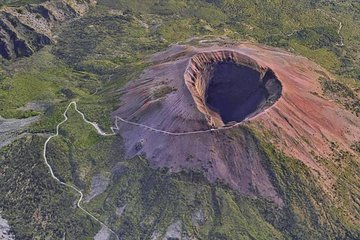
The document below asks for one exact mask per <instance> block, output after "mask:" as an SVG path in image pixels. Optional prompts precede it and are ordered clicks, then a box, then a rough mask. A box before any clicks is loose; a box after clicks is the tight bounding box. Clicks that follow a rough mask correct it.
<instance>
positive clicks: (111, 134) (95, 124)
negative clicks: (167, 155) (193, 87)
mask: <svg viewBox="0 0 360 240" xmlns="http://www.w3.org/2000/svg"><path fill="white" fill-rule="evenodd" d="M72 105H74V109H75V111H76V112H77V113H79V114H80V115H81V117H82V119H83V121H84V122H85V123H87V124H90V125H91V126H93V127H94V128H95V130H96V132H97V133H98V134H99V135H101V136H114V135H115V134H116V133H115V131H114V130H118V129H119V127H118V121H119V120H120V121H122V122H124V123H126V124H130V125H133V126H137V127H141V128H144V129H147V130H150V131H154V132H158V133H162V134H167V135H171V136H184V135H192V134H200V133H208V132H215V131H221V130H226V129H231V128H234V127H237V126H238V125H240V124H243V123H244V122H246V121H248V120H250V119H252V118H248V119H245V120H244V121H242V122H239V123H236V124H234V125H231V126H224V127H220V128H216V129H215V128H211V129H206V130H198V131H189V132H169V131H165V130H160V129H156V128H153V127H150V126H147V125H144V124H141V123H136V122H132V121H128V120H125V119H124V118H121V117H119V116H116V117H115V127H111V133H105V132H104V131H103V130H101V129H100V127H99V125H98V124H97V123H96V122H91V121H89V120H87V119H86V117H85V115H84V113H82V112H81V111H79V109H78V108H77V104H76V102H75V101H72V102H70V103H69V105H68V106H67V107H66V109H65V111H64V112H63V116H64V119H63V120H62V121H61V122H60V123H58V125H56V133H55V134H53V135H51V136H50V137H48V138H47V139H46V141H45V143H44V149H43V157H44V161H45V164H46V166H47V167H48V169H49V172H50V174H51V177H52V178H53V179H55V180H56V181H57V182H58V183H60V184H61V185H64V186H66V187H68V188H71V189H73V190H74V191H75V192H77V193H78V194H79V195H80V198H79V199H78V201H77V203H76V205H77V206H78V208H79V209H81V210H82V211H83V212H84V213H85V214H86V215H88V216H90V217H91V218H92V219H94V220H95V221H96V222H98V223H100V224H101V225H102V226H104V227H106V228H107V229H108V230H109V231H110V232H111V233H112V234H114V235H115V236H116V239H117V240H119V237H118V236H117V234H116V233H115V231H113V230H112V229H111V228H110V227H108V226H107V225H106V224H105V223H103V222H102V221H101V220H99V219H98V218H97V217H95V216H94V215H92V214H91V213H90V212H88V211H87V210H86V209H84V208H83V207H82V206H81V203H82V200H83V198H84V194H83V193H82V191H81V190H80V189H79V188H78V187H76V186H74V185H71V184H68V183H65V182H63V181H61V180H60V179H59V178H58V177H56V176H55V174H54V171H53V168H52V166H51V165H50V164H49V162H48V159H47V157H46V152H47V145H48V143H49V141H50V140H51V139H52V138H54V137H57V136H59V128H60V126H61V125H62V124H64V123H65V122H66V121H67V120H68V117H67V112H68V111H69V109H70V107H71V106H72ZM268 109H269V108H268ZM268 109H266V110H265V111H264V112H262V113H261V114H264V113H265V114H266V111H267V110H268ZM259 115H260V114H258V115H256V116H259ZM64 239H65V237H64Z"/></svg>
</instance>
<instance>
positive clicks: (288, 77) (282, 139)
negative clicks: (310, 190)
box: [113, 43, 360, 205]
mask: <svg viewBox="0 0 360 240" xmlns="http://www.w3.org/2000/svg"><path fill="white" fill-rule="evenodd" d="M151 62H152V64H153V65H152V66H151V67H149V68H148V69H147V70H145V71H144V73H143V74H142V75H141V77H140V78H139V80H137V81H134V82H132V83H130V84H129V85H128V86H127V87H126V88H125V89H124V94H123V95H122V97H121V103H120V107H119V109H118V110H117V111H115V112H114V113H113V117H114V118H115V117H116V116H120V117H122V118H125V119H126V120H128V121H133V122H137V123H139V124H143V125H146V126H150V127H152V128H155V129H159V130H161V131H164V132H156V131H151V130H149V129H146V128H143V127H139V126H134V125H131V124H127V123H123V122H121V121H117V122H118V126H119V133H120V134H121V135H122V136H123V137H124V139H125V145H126V149H127V154H128V156H129V157H131V156H134V155H136V154H145V155H146V157H147V158H148V159H149V161H150V163H151V164H152V165H153V166H157V167H168V168H169V169H171V171H174V172H178V171H181V170H200V171H202V172H204V174H205V176H206V177H207V178H208V179H209V180H210V181H212V182H214V181H217V180H220V181H223V182H225V183H226V184H228V185H229V186H231V187H232V188H233V189H236V190H239V191H240V192H242V193H245V194H249V195H253V196H261V197H265V198H268V199H271V200H272V201H274V202H276V203H277V204H279V205H282V203H283V201H282V199H281V197H280V196H279V195H278V193H277V190H276V189H275V187H274V186H273V184H272V182H271V177H270V176H269V173H268V171H267V169H266V168H265V167H264V166H263V164H262V159H263V157H264V156H263V154H262V151H261V150H260V149H259V147H258V144H257V141H256V139H255V138H254V137H253V135H252V134H251V133H250V131H249V128H251V129H255V130H258V131H261V132H264V133H269V134H267V136H268V139H267V141H269V142H271V143H273V144H274V145H276V146H277V147H278V148H279V149H280V150H282V151H283V152H284V153H285V154H287V155H288V156H291V157H294V158H296V159H299V160H300V161H302V162H303V163H304V164H305V165H306V166H307V167H308V168H309V169H311V170H312V171H313V173H314V174H316V175H317V176H318V177H320V179H321V180H322V181H323V182H324V183H325V184H324V187H325V188H328V187H329V185H330V184H331V182H332V181H333V180H334V176H332V174H331V173H330V172H329V171H328V169H327V168H326V167H325V166H324V165H322V164H320V163H318V162H317V161H316V160H315V159H316V156H327V155H329V154H331V143H336V144H337V145H338V146H339V148H341V149H344V151H348V152H350V153H353V151H352V150H351V149H350V147H349V146H350V145H351V144H352V143H354V142H356V141H358V140H359V137H360V121H359V118H357V117H356V116H355V115H353V114H351V113H350V112H347V111H346V110H344V109H343V108H341V107H340V106H339V105H337V104H336V103H334V102H332V101H330V100H328V99H326V97H325V96H324V95H323V93H322V90H321V85H320V83H319V80H318V79H319V77H327V78H328V77H329V76H328V74H327V73H326V71H324V70H323V69H322V68H321V67H319V66H317V65H316V64H314V63H313V62H311V61H309V60H308V59H306V58H303V57H299V56H294V55H292V54H290V53H287V52H285V51H282V50H279V49H271V48H267V47H263V46H259V45H254V44H250V43H241V44H238V45H233V46H209V47H201V48H197V47H191V46H179V45H175V46H173V47H171V48H170V49H169V50H167V51H165V52H162V53H159V54H157V55H155V56H153V58H152V59H151ZM244 76H245V77H244ZM221 79H222V80H221ZM237 93H238V94H237ZM224 126H225V127H224ZM229 126H232V127H229ZM210 129H217V130H210ZM209 130H210V131H209ZM198 131H205V132H198ZM169 133H172V134H169ZM173 133H175V134H173ZM178 133H181V134H178ZM184 133H187V134H184ZM354 154H355V153H354Z"/></svg>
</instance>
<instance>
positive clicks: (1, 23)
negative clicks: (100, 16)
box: [0, 0, 96, 59]
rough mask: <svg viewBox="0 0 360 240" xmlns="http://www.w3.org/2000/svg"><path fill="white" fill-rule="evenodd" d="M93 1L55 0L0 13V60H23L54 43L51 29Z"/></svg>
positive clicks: (77, 13)
mask: <svg viewBox="0 0 360 240" xmlns="http://www.w3.org/2000/svg"><path fill="white" fill-rule="evenodd" d="M95 3H96V2H95V1H81V2H78V1H76V0H71V1H66V0H56V1H49V2H44V3H41V4H38V5H27V6H24V7H18V8H12V7H5V8H3V9H1V10H0V56H2V57H3V58H5V59H15V58H19V57H27V56H30V55H32V54H33V53H34V52H36V51H38V50H39V49H41V48H42V47H43V46H45V45H49V44H51V43H53V42H55V41H56V38H55V34H54V33H53V28H54V27H55V26H56V25H58V24H59V23H61V22H65V21H68V20H70V19H73V18H75V17H79V16H81V15H83V14H84V13H85V12H86V11H87V9H88V8H89V7H90V6H91V4H95Z"/></svg>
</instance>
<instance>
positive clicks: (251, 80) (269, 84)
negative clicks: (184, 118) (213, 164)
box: [206, 61, 281, 124]
mask: <svg viewBox="0 0 360 240" xmlns="http://www.w3.org/2000/svg"><path fill="white" fill-rule="evenodd" d="M212 68H213V74H212V77H211V78H210V81H209V85H208V87H207V90H206V104H207V105H208V107H209V108H210V109H211V110H213V111H215V112H217V113H218V114H219V115H220V117H221V119H222V121H223V122H224V123H225V124H228V123H230V122H241V121H242V120H244V119H245V118H246V117H248V116H251V115H254V114H256V113H257V112H259V111H261V110H263V109H264V107H266V106H267V105H271V104H272V103H273V102H275V101H276V100H277V99H278V98H279V97H280V95H281V84H280V82H279V81H278V80H277V79H276V77H275V75H274V74H273V72H272V71H268V72H267V74H265V76H264V77H263V78H261V74H260V72H258V71H257V70H256V69H253V68H251V67H248V66H245V65H240V64H236V63H234V62H232V61H224V62H219V63H215V64H213V66H212Z"/></svg>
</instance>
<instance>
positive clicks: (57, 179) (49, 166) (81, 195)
mask: <svg viewBox="0 0 360 240" xmlns="http://www.w3.org/2000/svg"><path fill="white" fill-rule="evenodd" d="M71 105H74V106H75V110H76V112H78V113H79V114H80V115H81V116H82V118H83V120H84V121H85V122H86V123H88V124H91V125H92V126H93V127H94V128H95V129H96V131H97V132H98V134H100V135H102V136H112V135H115V133H114V130H113V129H111V130H112V133H110V134H108V133H105V132H103V131H102V130H101V129H100V128H99V126H98V125H97V123H94V122H90V121H88V120H87V119H86V118H85V115H84V114H83V113H82V112H80V111H79V110H78V109H77V105H76V102H71V103H69V105H68V106H67V108H66V109H65V111H64V113H63V116H64V120H62V121H61V122H60V123H59V124H58V125H57V126H56V133H55V134H54V135H51V136H50V137H49V138H48V139H46V141H45V143H44V150H43V157H44V161H45V164H46V166H47V167H48V168H49V171H50V174H51V177H52V178H53V179H55V180H56V181H57V182H58V183H60V184H61V185H64V186H66V187H68V188H71V189H73V190H74V191H76V192H77V193H78V194H79V195H80V198H79V199H78V201H77V203H76V205H77V206H78V208H79V209H81V210H82V211H83V212H84V213H85V214H86V215H88V216H90V217H91V218H92V219H94V220H95V221H96V222H98V223H100V224H101V225H102V226H104V227H106V228H107V229H108V230H109V231H110V232H111V233H112V234H114V235H115V236H116V239H117V240H120V239H119V237H118V236H117V234H116V233H115V232H114V231H113V230H112V229H111V228H110V227H108V226H107V225H106V224H105V223H103V222H102V221H100V220H99V219H98V218H97V217H95V216H94V215H92V214H91V213H90V212H88V211H87V210H86V209H84V208H83V207H82V206H81V202H82V200H83V198H84V194H83V193H82V191H81V190H80V189H79V188H77V187H76V186H74V185H71V184H68V183H65V182H63V181H61V180H60V179H59V178H58V177H56V176H55V174H54V171H53V168H52V167H51V165H50V164H49V162H48V160H47V157H46V150H47V145H48V143H49V141H50V140H51V139H52V138H54V137H57V136H59V128H60V126H61V125H62V124H64V123H65V122H66V121H67V120H68V117H67V112H68V111H69V109H70V107H71ZM64 239H65V236H64Z"/></svg>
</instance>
